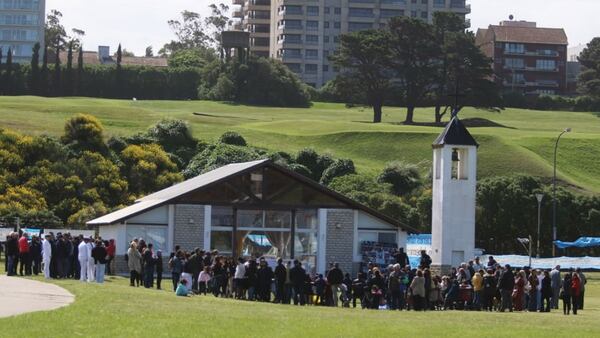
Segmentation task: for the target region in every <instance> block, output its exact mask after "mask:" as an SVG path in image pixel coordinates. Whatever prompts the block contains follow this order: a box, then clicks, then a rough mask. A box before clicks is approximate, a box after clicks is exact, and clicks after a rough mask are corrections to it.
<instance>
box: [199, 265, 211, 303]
mask: <svg viewBox="0 0 600 338" xmlns="http://www.w3.org/2000/svg"><path fill="white" fill-rule="evenodd" d="M209 281H210V267H208V266H205V267H204V270H202V271H200V275H198V290H199V293H204V295H205V296H206V291H207V289H208V286H207V285H208V282H209Z"/></svg>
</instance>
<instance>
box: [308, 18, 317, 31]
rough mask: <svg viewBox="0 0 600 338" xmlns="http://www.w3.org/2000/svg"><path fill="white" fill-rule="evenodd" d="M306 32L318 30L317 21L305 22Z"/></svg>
mask: <svg viewBox="0 0 600 338" xmlns="http://www.w3.org/2000/svg"><path fill="white" fill-rule="evenodd" d="M306 30H311V31H316V30H319V21H313V20H307V21H306Z"/></svg>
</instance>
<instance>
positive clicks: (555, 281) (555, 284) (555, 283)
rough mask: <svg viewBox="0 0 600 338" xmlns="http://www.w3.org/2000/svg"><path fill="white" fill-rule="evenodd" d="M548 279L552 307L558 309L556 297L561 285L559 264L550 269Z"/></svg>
mask: <svg viewBox="0 0 600 338" xmlns="http://www.w3.org/2000/svg"><path fill="white" fill-rule="evenodd" d="M550 280H551V287H552V308H553V309H558V298H559V295H560V289H561V287H562V280H561V279H560V265H557V266H555V267H554V269H552V271H550Z"/></svg>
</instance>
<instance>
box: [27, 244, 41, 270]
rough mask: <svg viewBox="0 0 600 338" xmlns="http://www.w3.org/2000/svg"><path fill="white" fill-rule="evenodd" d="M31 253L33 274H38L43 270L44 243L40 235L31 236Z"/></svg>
mask: <svg viewBox="0 0 600 338" xmlns="http://www.w3.org/2000/svg"><path fill="white" fill-rule="evenodd" d="M29 251H30V253H31V263H32V264H31V267H32V269H33V274H34V275H36V276H37V275H38V274H39V273H40V272H41V271H42V243H40V238H39V237H38V236H32V237H31V245H30V246H29Z"/></svg>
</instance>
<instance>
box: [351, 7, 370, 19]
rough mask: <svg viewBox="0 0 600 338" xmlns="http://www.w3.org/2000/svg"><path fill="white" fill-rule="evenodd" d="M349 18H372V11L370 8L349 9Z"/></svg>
mask: <svg viewBox="0 0 600 338" xmlns="http://www.w3.org/2000/svg"><path fill="white" fill-rule="evenodd" d="M348 16H349V17H358V18H372V17H373V10H372V9H371V8H350V9H349V10H348Z"/></svg>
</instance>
